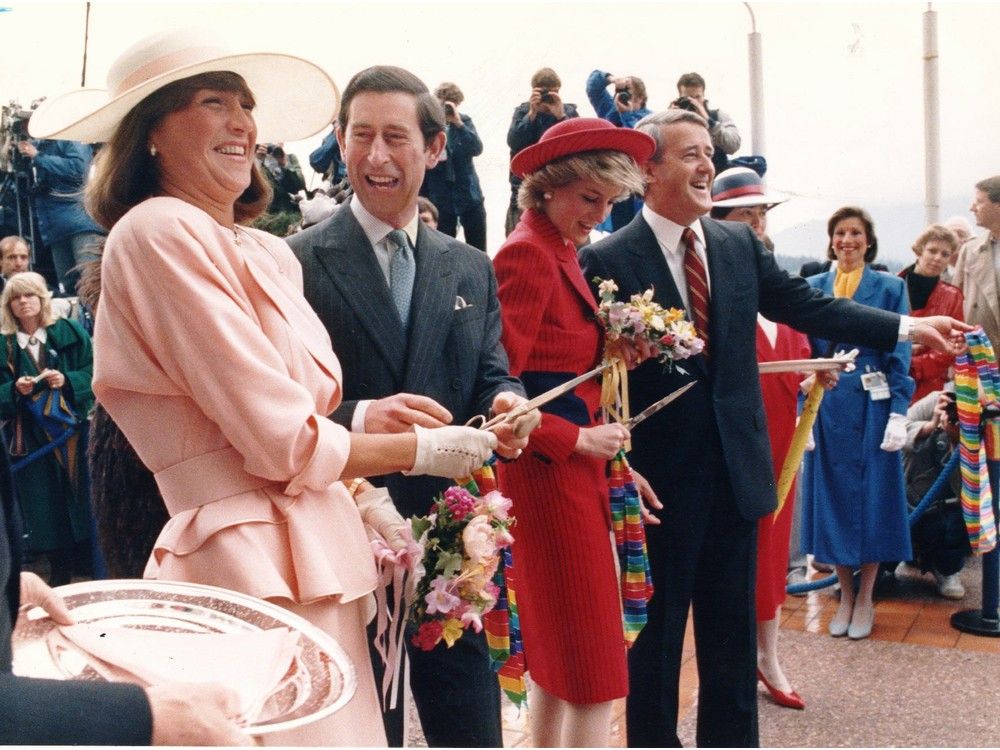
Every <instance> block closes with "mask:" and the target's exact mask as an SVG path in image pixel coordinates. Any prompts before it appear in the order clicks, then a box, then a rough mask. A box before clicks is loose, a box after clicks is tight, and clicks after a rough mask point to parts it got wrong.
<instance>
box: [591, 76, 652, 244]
mask: <svg viewBox="0 0 1000 750" xmlns="http://www.w3.org/2000/svg"><path fill="white" fill-rule="evenodd" d="M609 85H613V86H614V87H615V95H614V96H613V97H612V96H611V94H609V93H608V90H607V89H608V86H609ZM587 98H588V99H590V103H591V105H592V106H593V107H594V111H595V112H597V116H598V117H600V118H602V119H604V120H607V121H608V122H610V123H611V124H612V125H615V126H616V127H619V128H634V127H635V126H636V124H637V123H638V122H639V120H641V119H642V118H643V117H645V116H646V115H648V114H652V110H650V109H647V107H646V84H644V83H643V82H642V79H641V78H639V77H637V76H615V75H612V74H611V73H607V72H605V71H603V70H595V71H594V72H592V73H591V74H590V76H589V77H588V78H587ZM640 209H642V198H641V197H640V196H637V195H631V196H629V197H628V198H626V199H625V200H623V201H620V202H618V203H616V204H615V205H614V207H613V208H612V209H611V216H610V217H608V218H607V219H605V220H604V221H603V222H601V224H599V225H598V227H597V229H598V230H600V231H603V232H613V231H615V230H617V229H621V228H622V227H623V226H625V225H626V224H628V223H629V222H630V221H632V218H633V217H634V216H635V215H636V214H637V213H639V211H640Z"/></svg>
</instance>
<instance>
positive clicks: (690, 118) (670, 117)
mask: <svg viewBox="0 0 1000 750" xmlns="http://www.w3.org/2000/svg"><path fill="white" fill-rule="evenodd" d="M678 122H692V123H694V124H695V125H701V126H702V127H703V128H705V130H708V122H707V121H706V120H705V118H704V117H702V116H701V115H699V114H698V113H697V112H691V111H689V110H686V109H679V108H678V109H665V110H663V111H662V112H654V113H653V114H651V115H646V116H645V117H643V118H642V119H641V120H639V122H637V123H636V125H635V129H636V130H638V131H639V132H640V133H645V134H646V135H648V136H649V137H650V138H652V139H653V140H654V141H656V151H654V152H653V155H652V156H651V157H649V160H650V161H654V162H658V161H660V160H661V159H662V158H663V151H664V149H666V147H667V142H666V140H665V139H664V137H663V126H664V125H673V124H675V123H678Z"/></svg>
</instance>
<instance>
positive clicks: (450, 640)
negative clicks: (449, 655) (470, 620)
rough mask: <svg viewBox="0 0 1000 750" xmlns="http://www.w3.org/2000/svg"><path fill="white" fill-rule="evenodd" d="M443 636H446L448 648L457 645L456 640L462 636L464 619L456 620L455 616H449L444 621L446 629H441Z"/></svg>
mask: <svg viewBox="0 0 1000 750" xmlns="http://www.w3.org/2000/svg"><path fill="white" fill-rule="evenodd" d="M441 637H442V638H444V641H445V643H447V644H448V648H451V647H452V646H454V645H455V641H457V640H458V639H459V638H461V637H462V621H461V620H456V619H455V618H454V617H449V618H448V619H447V620H445V621H444V630H442V631H441Z"/></svg>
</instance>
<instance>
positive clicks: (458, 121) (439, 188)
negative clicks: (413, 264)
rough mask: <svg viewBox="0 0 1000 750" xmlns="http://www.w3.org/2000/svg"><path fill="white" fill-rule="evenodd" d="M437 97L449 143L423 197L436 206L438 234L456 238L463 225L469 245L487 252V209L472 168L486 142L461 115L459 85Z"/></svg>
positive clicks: (444, 86)
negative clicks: (442, 109) (442, 233)
mask: <svg viewBox="0 0 1000 750" xmlns="http://www.w3.org/2000/svg"><path fill="white" fill-rule="evenodd" d="M434 96H435V97H436V98H437V100H438V101H439V102H441V106H442V107H443V108H444V119H445V133H446V135H447V137H448V142H447V146H446V147H445V150H444V151H442V153H441V158H440V159H439V160H438V163H437V166H435V167H434V168H433V169H428V170H427V173H426V174H425V175H424V184H423V185H422V186H421V188H420V194H421V195H422V196H424V197H426V198H429V199H430V201H431V202H432V203H433V204H434V205H435V206H437V209H438V231H440V232H444V233H445V234H447V235H448V236H449V237H457V236H458V226H459V224H461V226H462V233H463V234H464V235H465V242H466V244H468V245H472V246H473V247H477V248H479V249H480V250H482V251H483V252H486V207H485V206H484V205H483V191H482V189H481V188H480V187H479V175H477V174H476V168H475V166H473V164H472V159H473V158H474V157H476V156H479V155H480V154H481V153H483V142H482V141H481V140H479V134H478V133H476V126H475V125H473V124H472V118H471V117H469V116H468V115H464V114H461V113H460V112H459V111H458V106H459V105H460V104H461V103H462V102H463V101H465V95H464V94H463V93H462V90H461V89H460V88H459V87H458V85H457V84H454V83H448V82H446V83H442V84H441V85H440V86H438V87H437V88H436V89H435V90H434Z"/></svg>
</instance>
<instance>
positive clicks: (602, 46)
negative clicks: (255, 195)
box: [0, 0, 1000, 257]
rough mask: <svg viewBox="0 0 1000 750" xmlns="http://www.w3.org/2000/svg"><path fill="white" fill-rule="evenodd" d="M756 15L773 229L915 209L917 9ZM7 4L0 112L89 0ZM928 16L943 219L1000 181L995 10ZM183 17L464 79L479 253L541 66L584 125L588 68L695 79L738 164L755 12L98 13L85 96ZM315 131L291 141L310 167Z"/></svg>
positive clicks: (717, 6)
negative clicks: (117, 63)
mask: <svg viewBox="0 0 1000 750" xmlns="http://www.w3.org/2000/svg"><path fill="white" fill-rule="evenodd" d="M750 5H751V7H752V8H753V12H754V15H755V16H756V25H757V30H758V31H759V32H761V34H762V37H763V61H764V63H763V64H764V94H765V96H764V103H765V117H766V125H767V152H766V154H765V155H766V157H767V159H768V163H769V165H770V169H769V171H768V175H767V179H768V181H769V184H770V185H771V186H772V187H774V188H776V189H779V190H783V191H785V192H787V193H791V194H793V195H795V196H796V197H795V198H794V199H793V200H792V201H789V203H787V204H786V205H784V206H782V207H781V208H780V210H776V211H774V212H773V213H772V214H771V230H772V234H776V233H780V232H781V231H782V229H785V228H788V227H790V226H793V225H796V224H801V223H804V222H806V221H808V220H811V219H817V218H819V219H822V220H824V221H825V219H826V217H827V216H828V215H829V214H830V213H831V212H832V211H833V210H834V209H836V208H837V207H838V206H840V205H843V204H845V203H858V204H861V205H863V206H867V207H869V208H871V209H872V210H873V211H876V212H877V210H878V206H879V205H883V204H897V203H911V204H913V205H916V206H920V205H922V204H923V200H924V196H923V190H924V173H923V169H924V157H923V153H924V145H923V144H924V141H923V137H924V136H923V88H922V82H923V61H922V28H923V14H924V11H925V10H926V9H927V3H918V2H897V3H863V4H862V3H858V4H853V3H806V2H795V3H789V2H784V3H778V2H753V3H751V4H750ZM6 7H9V8H11V10H10V11H9V12H5V13H0V31H2V36H0V38H2V39H3V50H4V61H3V64H2V66H0V101H2V102H7V101H9V100H10V99H18V100H19V101H20V102H21V104H22V105H24V106H27V105H28V104H29V103H30V102H31V100H33V99H35V98H37V97H39V96H42V95H52V94H54V93H57V92H59V91H61V90H65V89H68V88H72V87H74V86H79V85H80V78H81V69H82V59H83V50H84V44H83V40H84V18H85V8H86V3H84V2H61V3H56V2H51V3H50V2H45V3H38V2H32V3H19V2H13V3H7V4H6ZM933 8H934V9H935V10H936V11H937V15H938V46H939V52H940V62H939V77H940V87H941V92H942V94H941V101H942V117H941V142H942V168H941V176H942V198H943V201H942V202H943V204H944V205H945V211H946V214H945V215H947V213H951V212H953V210H952V209H955V208H956V207H960V208H961V209H962V210H963V211H964V209H965V207H966V206H967V203H968V201H969V198H970V197H971V193H972V184H973V183H974V182H975V181H976V180H978V179H980V178H982V177H984V176H988V175H990V174H993V173H998V172H1000V141H998V138H997V136H996V133H997V123H1000V96H997V90H998V86H997V81H996V80H995V77H996V75H997V74H996V72H995V71H996V69H997V67H996V63H995V60H996V52H995V35H996V31H997V29H998V28H1000V3H964V2H963V3H959V2H935V3H933ZM190 25H207V26H211V27H213V28H217V29H218V30H219V34H220V37H221V38H224V39H227V40H229V41H230V43H232V44H235V45H239V46H242V47H247V48H250V49H268V50H276V51H283V52H290V53H294V54H299V55H302V56H304V57H307V58H309V59H312V60H314V61H315V62H317V63H319V64H321V65H323V66H324V67H325V68H326V69H327V70H328V71H329V72H330V73H331V75H332V76H333V77H334V79H335V80H336V81H337V83H338V85H340V86H341V88H342V87H343V86H344V84H345V83H346V82H347V80H348V78H349V77H350V76H351V74H353V73H354V72H356V71H357V70H359V69H361V68H363V67H365V66H368V65H372V64H375V63H391V64H397V65H402V66H403V67H406V68H409V69H410V70H413V71H414V72H415V73H417V74H418V75H419V76H421V77H422V78H423V79H424V80H425V81H426V82H427V84H428V85H429V86H430V87H431V88H433V87H434V86H435V85H437V84H438V83H440V82H441V81H444V80H452V81H455V82H456V83H458V85H459V86H460V87H461V88H462V90H463V91H464V93H465V99H466V100H465V103H464V105H463V107H462V110H463V111H464V112H465V113H466V114H468V115H470V116H471V117H472V118H473V121H474V123H475V124H476V126H477V129H478V131H479V134H480V136H481V138H482V139H483V142H484V144H485V151H484V153H483V155H482V156H481V157H479V158H478V159H477V160H476V166H477V169H478V171H479V175H480V178H481V180H482V182H483V188H484V192H485V193H486V208H487V214H488V217H489V237H490V249H491V250H496V249H497V248H498V247H499V244H500V242H501V241H502V238H503V216H504V211H505V207H506V203H507V199H508V195H509V191H508V189H507V177H506V175H507V163H508V160H509V152H508V149H507V146H506V132H507V128H508V126H509V124H510V115H511V112H512V110H513V108H514V107H515V106H516V105H517V104H518V103H519V102H521V101H524V100H525V99H526V98H527V95H528V93H529V85H528V84H529V79H530V77H531V74H532V73H533V72H534V71H535V70H536V69H537V68H539V67H542V66H546V65H547V66H551V67H553V68H555V69H556V71H557V72H558V73H559V75H560V76H561V77H562V80H563V91H562V95H563V99H564V100H566V101H570V102H575V103H576V104H577V105H579V108H580V112H581V114H584V115H592V114H593V110H592V109H591V107H590V105H589V103H588V102H587V98H586V95H585V93H584V82H585V80H586V77H587V75H588V73H590V71H591V70H593V69H594V68H602V69H604V70H608V71H611V72H613V73H617V74H623V75H624V74H635V75H638V76H641V77H642V78H643V79H644V80H645V82H646V86H647V89H648V92H649V106H650V107H651V108H652V109H654V110H656V109H661V108H664V107H666V105H667V104H668V103H669V102H670V101H671V100H672V99H673V98H674V97H675V96H676V93H675V88H674V83H675V81H676V79H677V77H678V76H679V75H680V74H681V73H683V72H687V71H692V70H694V71H698V72H699V73H701V74H702V75H703V76H704V77H705V79H706V80H707V82H708V88H707V95H708V98H709V101H710V103H711V105H712V106H715V107H721V108H722V109H724V110H726V111H727V112H729V113H730V114H731V115H732V116H733V118H734V119H735V120H736V123H737V125H738V126H739V127H740V130H741V132H742V134H743V140H744V145H743V147H742V148H741V150H740V153H743V154H746V153H750V146H751V132H750V99H749V92H748V80H749V72H748V60H747V58H748V47H747V35H748V33H749V32H750V30H751V16H750V13H749V12H748V11H747V9H746V7H745V6H744V4H743V3H734V2H700V3H697V4H696V3H673V2H645V3H628V2H614V3H611V2H584V3H581V2H574V3H570V2H539V0H535V1H534V2H530V3H517V2H501V1H500V0H497V1H496V2H476V1H474V0H464V1H463V2H455V3H450V2H449V3H441V2H438V3H427V2H402V3H382V2H372V0H366V1H365V2H322V3H292V2H285V3H280V4H279V3H265V2H253V3H210V4H207V5H206V4H205V3H197V4H188V3H183V2H172V3H169V4H168V3H139V2H129V3H127V4H126V3H112V2H94V3H92V4H91V12H90V32H89V46H88V59H87V84H88V86H103V85H104V78H105V75H106V72H107V69H108V67H109V65H110V64H111V62H112V61H113V60H114V58H115V57H116V56H117V55H118V54H119V53H120V52H121V51H122V50H124V49H125V48H126V47H127V46H128V45H129V44H131V43H132V42H134V41H136V40H137V39H139V38H140V37H142V36H144V35H146V34H148V33H152V32H154V31H157V30H159V29H162V28H166V27H170V26H190ZM991 60H993V61H994V62H993V63H992V64H991V62H990V61H991ZM289 85H294V82H293V81H290V82H289ZM321 135H322V134H319V135H317V136H316V137H315V138H313V139H311V140H309V141H304V142H300V143H295V144H288V145H289V148H290V150H292V151H294V152H296V153H298V154H300V156H301V158H302V161H303V163H304V162H305V161H306V156H307V155H308V152H309V151H310V150H312V148H314V147H315V145H317V144H318V142H319V139H320V137H321ZM966 215H968V214H966ZM942 218H944V217H942ZM919 229H920V227H915V228H914V231H913V234H914V235H915V234H916V233H917V231H919ZM886 252H888V253H889V254H892V253H893V252H894V250H893V249H891V248H886ZM895 252H901V253H903V254H904V255H905V253H906V252H908V251H906V249H905V248H903V249H901V250H898V249H897V250H896V251H895ZM904 255H899V257H904Z"/></svg>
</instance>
